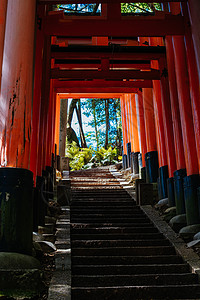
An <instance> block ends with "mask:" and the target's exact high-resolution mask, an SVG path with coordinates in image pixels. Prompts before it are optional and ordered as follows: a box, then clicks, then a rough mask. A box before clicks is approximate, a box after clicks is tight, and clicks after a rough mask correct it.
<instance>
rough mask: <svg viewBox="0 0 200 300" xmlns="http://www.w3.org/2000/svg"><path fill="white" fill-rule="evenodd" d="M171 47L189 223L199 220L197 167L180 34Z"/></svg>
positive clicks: (188, 89) (182, 43)
mask: <svg viewBox="0 0 200 300" xmlns="http://www.w3.org/2000/svg"><path fill="white" fill-rule="evenodd" d="M173 47H174V56H175V68H176V77H177V88H178V95H179V108H180V116H181V127H182V132H183V146H184V153H185V161H186V169H187V177H185V178H184V195H185V206H186V218H187V224H188V225H191V224H196V223H199V222H200V217H199V211H198V209H199V208H198V198H197V187H198V185H199V175H198V173H199V169H198V159H197V151H196V143H195V135H194V126H193V116H192V107H191V98H190V86H189V75H188V66H187V59H186V52H185V44H184V39H183V37H182V36H176V37H173Z"/></svg>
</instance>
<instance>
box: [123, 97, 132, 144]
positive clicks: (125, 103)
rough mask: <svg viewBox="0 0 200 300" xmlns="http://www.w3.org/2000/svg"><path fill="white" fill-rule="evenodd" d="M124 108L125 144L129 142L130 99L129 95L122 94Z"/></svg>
mask: <svg viewBox="0 0 200 300" xmlns="http://www.w3.org/2000/svg"><path fill="white" fill-rule="evenodd" d="M124 100H125V101H124V107H125V114H126V126H127V143H130V142H131V129H130V123H131V117H130V98H129V94H124Z"/></svg>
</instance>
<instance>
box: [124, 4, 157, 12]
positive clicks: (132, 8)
mask: <svg viewBox="0 0 200 300" xmlns="http://www.w3.org/2000/svg"><path fill="white" fill-rule="evenodd" d="M155 10H161V4H160V3H122V4H121V11H122V13H153V12H155Z"/></svg>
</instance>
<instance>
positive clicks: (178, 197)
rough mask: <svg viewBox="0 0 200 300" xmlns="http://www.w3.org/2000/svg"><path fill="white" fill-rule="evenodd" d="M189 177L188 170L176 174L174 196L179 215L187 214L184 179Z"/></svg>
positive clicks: (181, 170)
mask: <svg viewBox="0 0 200 300" xmlns="http://www.w3.org/2000/svg"><path fill="white" fill-rule="evenodd" d="M185 176H187V174H186V169H180V170H177V171H175V172H174V196H175V203H176V213H177V215H182V214H185V198H184V189H183V178H184V177H185Z"/></svg>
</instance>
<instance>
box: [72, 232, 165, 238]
mask: <svg viewBox="0 0 200 300" xmlns="http://www.w3.org/2000/svg"><path fill="white" fill-rule="evenodd" d="M71 233H72V230H71ZM162 237H163V235H162V233H146V232H142V230H141V232H140V233H139V232H135V233H123V232H122V233H121V234H120V233H118V232H117V233H115V232H112V233H111V234H110V233H107V232H106V231H102V233H98V234H96V233H95V231H94V233H93V234H91V233H89V234H87V233H86V232H85V233H84V232H82V233H80V234H79V233H78V232H76V231H74V232H73V234H71V238H72V240H73V239H74V240H90V239H93V240H95V239H99V240H107V239H109V240H116V239H117V238H118V239H120V240H122V239H124V240H137V239H142V238H144V239H152V240H153V239H161V238H162Z"/></svg>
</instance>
